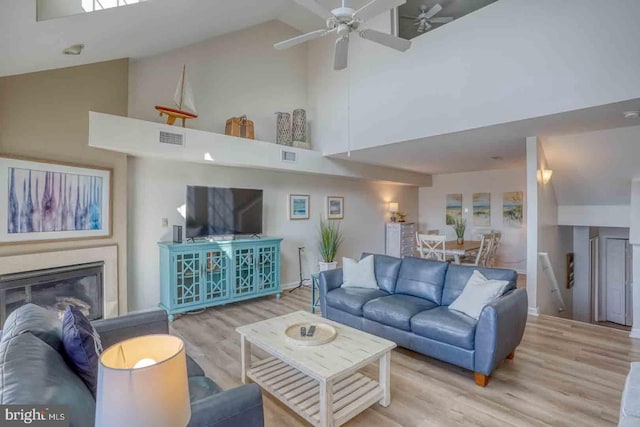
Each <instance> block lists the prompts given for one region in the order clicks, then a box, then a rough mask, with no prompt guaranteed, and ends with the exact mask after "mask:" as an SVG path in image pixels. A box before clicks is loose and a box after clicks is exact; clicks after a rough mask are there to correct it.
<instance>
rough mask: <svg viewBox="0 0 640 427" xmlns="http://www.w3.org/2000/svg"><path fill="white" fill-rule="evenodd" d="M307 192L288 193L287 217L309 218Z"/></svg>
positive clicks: (308, 197)
mask: <svg viewBox="0 0 640 427" xmlns="http://www.w3.org/2000/svg"><path fill="white" fill-rule="evenodd" d="M309 200H310V196H309V195H308V194H289V219H309Z"/></svg>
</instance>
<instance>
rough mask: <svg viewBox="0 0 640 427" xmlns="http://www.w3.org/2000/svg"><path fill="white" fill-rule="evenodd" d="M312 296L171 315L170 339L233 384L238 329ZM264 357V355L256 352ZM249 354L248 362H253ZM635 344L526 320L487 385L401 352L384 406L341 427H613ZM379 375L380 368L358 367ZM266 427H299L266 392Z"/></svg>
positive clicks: (612, 334) (569, 325)
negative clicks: (511, 357)
mask: <svg viewBox="0 0 640 427" xmlns="http://www.w3.org/2000/svg"><path fill="white" fill-rule="evenodd" d="M309 298H310V292H309V290H308V288H303V289H299V290H297V291H295V292H294V293H291V294H290V293H288V292H285V293H284V294H283V297H282V299H281V300H280V301H278V300H276V299H275V297H266V298H262V299H257V300H253V301H249V302H243V303H236V304H230V305H228V306H224V307H218V308H211V309H208V310H206V311H205V312H204V313H201V314H194V315H184V316H180V317H178V318H177V319H176V320H175V322H173V324H172V332H173V333H175V334H176V335H178V336H181V337H182V338H183V339H184V340H185V342H186V345H187V351H188V353H189V354H190V355H191V356H192V357H193V358H194V359H196V360H197V361H198V362H199V363H200V364H201V365H202V367H203V369H204V370H205V372H206V374H207V375H208V376H209V377H211V378H212V379H213V380H214V381H216V382H217V383H218V384H219V385H220V386H221V387H222V388H223V389H228V388H232V387H236V386H238V385H240V384H241V382H240V337H239V335H238V334H237V333H236V332H235V328H236V327H237V326H239V325H243V324H247V323H252V322H256V321H258V320H262V319H266V318H268V317H272V316H278V315H282V314H285V313H289V312H292V311H296V310H301V309H302V310H308V309H309ZM259 356H261V355H259ZM254 357H255V356H254ZM635 360H640V341H638V340H632V339H630V338H629V337H628V335H627V332H625V331H619V330H615V329H611V328H604V327H601V326H596V325H590V324H586V323H580V322H575V321H571V320H564V319H560V318H556V317H546V316H540V317H538V318H536V317H530V318H529V321H528V323H527V328H526V331H525V336H524V340H523V342H522V344H521V345H520V347H518V349H517V350H516V357H515V359H514V360H512V361H511V360H510V361H505V362H503V363H502V364H501V365H500V366H499V367H498V369H497V370H496V371H495V373H494V375H493V376H492V379H491V382H490V383H489V385H488V386H487V387H486V388H481V387H478V386H476V385H475V383H474V381H473V373H472V372H470V371H466V370H464V369H461V368H457V367H455V366H452V365H449V364H446V363H443V362H439V361H437V360H434V359H431V358H429V357H425V356H422V355H419V354H417V353H414V352H412V351H409V350H405V349H396V350H394V351H393V353H392V357H391V405H390V406H389V407H387V408H383V407H382V406H380V405H374V406H372V407H371V408H370V409H367V410H366V411H365V412H363V413H362V414H360V415H359V416H357V417H356V418H354V419H353V420H351V421H350V422H349V423H347V424H346V425H347V426H454V425H465V426H467V425H477V426H492V427H493V426H500V425H517V426H539V425H550V426H606V425H615V424H616V423H617V420H618V411H619V405H620V395H621V392H622V388H623V385H624V379H625V376H626V373H627V371H628V368H629V363H630V362H631V361H635ZM364 372H365V373H366V374H367V375H370V376H371V377H372V378H376V375H377V366H369V367H368V368H366V369H365V370H364ZM263 396H264V408H265V423H266V425H267V426H306V425H308V424H306V422H305V421H304V420H303V419H302V418H299V417H298V416H297V415H295V414H294V413H292V412H291V411H290V410H288V409H287V408H286V407H284V406H283V405H281V404H279V403H278V402H277V401H276V400H275V399H273V398H271V397H270V396H269V395H268V394H266V393H263Z"/></svg>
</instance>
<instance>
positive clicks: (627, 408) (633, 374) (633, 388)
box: [620, 362, 640, 417]
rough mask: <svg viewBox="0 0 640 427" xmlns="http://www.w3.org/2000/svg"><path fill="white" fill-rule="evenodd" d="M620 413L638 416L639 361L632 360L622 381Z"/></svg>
mask: <svg viewBox="0 0 640 427" xmlns="http://www.w3.org/2000/svg"><path fill="white" fill-rule="evenodd" d="M620 415H621V416H623V417H629V416H632V417H640V362H633V363H632V364H631V368H630V369H629V374H628V375H627V379H626V381H625V383H624V390H623V392H622V402H621V403H620Z"/></svg>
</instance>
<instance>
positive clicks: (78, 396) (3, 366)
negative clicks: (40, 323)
mask: <svg viewBox="0 0 640 427" xmlns="http://www.w3.org/2000/svg"><path fill="white" fill-rule="evenodd" d="M0 360H1V361H2V362H1V363H0V379H1V384H0V402H2V404H3V405H8V404H22V405H24V404H38V405H68V406H69V407H70V408H72V410H70V411H69V412H68V413H67V416H68V417H69V419H70V425H71V426H72V427H86V426H92V425H93V424H94V418H95V411H96V403H95V400H94V399H93V395H92V394H91V392H90V391H89V389H88V388H87V386H86V385H85V384H84V382H82V380H81V379H80V377H78V376H77V375H76V374H75V373H74V372H73V371H72V370H71V368H69V367H68V366H67V364H66V363H65V361H64V359H63V358H62V355H61V354H60V353H58V352H57V351H56V350H54V349H53V348H51V346H49V345H48V344H46V343H45V342H44V341H42V340H40V339H39V338H37V337H35V336H34V335H32V334H31V333H23V334H20V335H17V336H15V337H13V338H11V339H8V340H5V341H3V342H2V343H0Z"/></svg>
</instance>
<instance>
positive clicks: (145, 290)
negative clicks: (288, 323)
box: [128, 157, 418, 310]
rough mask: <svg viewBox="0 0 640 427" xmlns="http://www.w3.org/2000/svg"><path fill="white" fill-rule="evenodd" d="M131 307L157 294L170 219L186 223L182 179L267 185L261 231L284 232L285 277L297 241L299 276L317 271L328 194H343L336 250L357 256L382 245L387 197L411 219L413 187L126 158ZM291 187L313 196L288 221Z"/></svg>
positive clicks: (292, 274)
mask: <svg viewBox="0 0 640 427" xmlns="http://www.w3.org/2000/svg"><path fill="white" fill-rule="evenodd" d="M128 163H129V201H130V205H129V223H128V224H129V251H130V252H129V261H130V264H129V279H130V280H131V281H130V284H129V298H130V300H129V307H130V309H132V310H136V309H141V308H146V307H151V306H154V305H156V304H158V302H159V300H160V296H159V295H160V284H159V273H158V270H159V268H158V247H157V242H158V241H160V240H170V239H171V227H169V228H163V227H161V218H168V219H169V224H170V225H174V224H177V225H180V224H182V225H184V220H183V218H182V217H181V216H180V215H179V213H178V212H177V210H176V209H177V208H178V207H179V206H181V205H182V204H184V203H185V191H186V188H185V187H186V186H187V185H207V186H222V187H240V188H258V189H263V190H264V234H265V235H271V236H277V237H282V238H284V241H283V242H282V283H283V284H291V283H296V282H298V280H299V279H298V276H299V274H298V249H297V248H298V247H299V246H304V247H306V252H305V256H304V260H303V263H304V265H303V271H304V276H305V277H307V278H308V277H309V274H310V272H312V271H317V260H318V252H317V250H316V235H317V230H318V224H319V221H320V218H321V217H324V215H325V203H326V202H325V197H326V196H330V195H335V196H344V198H345V219H344V221H342V229H343V231H344V233H345V242H344V245H343V247H342V249H341V250H340V256H349V257H359V256H360V253H361V252H363V251H372V252H378V253H383V252H384V224H385V221H387V220H388V219H389V215H388V213H387V210H388V202H390V201H397V202H399V203H400V208H401V210H402V211H405V212H407V213H408V215H409V217H408V219H409V220H413V221H415V220H416V218H417V216H418V189H417V187H410V186H400V185H391V184H381V183H372V182H369V181H364V180H356V179H349V178H331V177H321V176H312V175H302V174H294V173H284V172H273V171H264V170H257V169H244V168H231V167H221V166H207V165H200V164H191V163H181V162H177V161H176V162H169V161H161V160H152V159H141V158H135V157H129V162H128ZM290 193H295V194H310V195H311V219H310V220H308V221H289V220H288V219H287V201H288V195H289V194H290Z"/></svg>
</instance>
